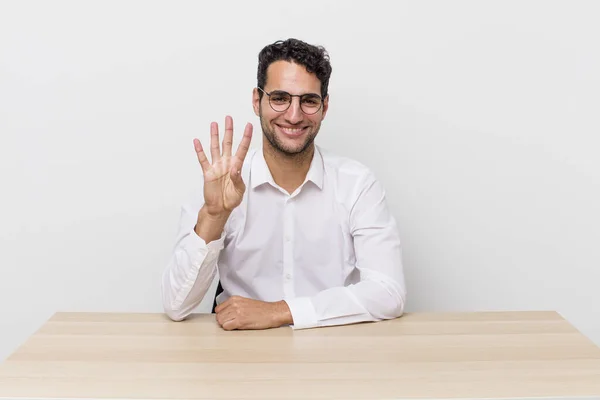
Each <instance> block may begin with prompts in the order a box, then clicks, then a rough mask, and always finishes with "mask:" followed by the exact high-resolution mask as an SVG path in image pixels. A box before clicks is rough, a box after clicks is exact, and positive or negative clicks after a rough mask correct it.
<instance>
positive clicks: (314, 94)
mask: <svg viewBox="0 0 600 400" xmlns="http://www.w3.org/2000/svg"><path fill="white" fill-rule="evenodd" d="M256 88H257V89H258V90H260V91H261V92H263V93H264V94H266V95H267V96H268V97H269V107H271V109H272V110H273V111H275V112H286V111H287V110H289V109H290V106H291V105H292V102H293V101H294V97H298V98H300V110H301V111H302V112H303V113H304V114H305V115H315V114H316V113H318V112H319V110H321V108H323V103H324V102H325V101H324V100H323V97H321V96H319V95H318V94H316V93H304V94H291V93H288V92H286V91H285V90H271V93H267V91H266V90H264V89H263V88H261V87H260V86H257V87H256ZM273 92H282V93H285V94H287V95H288V96H290V98H291V101H290V102H289V103H288V106H287V107H286V109H285V110H281V111H279V110H276V109H275V108H274V107H273V105H272V104H271V94H272V93H273ZM304 96H316V97H318V98H319V100H320V102H319V108H317V110H316V111H315V112H314V113H311V114H308V113H307V112H305V111H304V109H303V108H302V97H304Z"/></svg>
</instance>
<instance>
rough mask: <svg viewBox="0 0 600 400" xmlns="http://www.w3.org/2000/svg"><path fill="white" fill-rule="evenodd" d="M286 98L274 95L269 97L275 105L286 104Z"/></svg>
mask: <svg viewBox="0 0 600 400" xmlns="http://www.w3.org/2000/svg"><path fill="white" fill-rule="evenodd" d="M288 99H289V98H288V97H287V96H283V95H274V96H271V100H272V101H274V102H277V103H286V102H287V101H288Z"/></svg>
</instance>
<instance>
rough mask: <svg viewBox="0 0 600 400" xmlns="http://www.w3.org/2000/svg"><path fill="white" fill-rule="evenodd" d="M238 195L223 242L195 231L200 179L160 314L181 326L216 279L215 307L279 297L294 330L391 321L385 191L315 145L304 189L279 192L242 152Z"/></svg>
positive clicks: (396, 289) (396, 311)
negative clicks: (236, 299) (218, 290)
mask: <svg viewBox="0 0 600 400" xmlns="http://www.w3.org/2000/svg"><path fill="white" fill-rule="evenodd" d="M242 177H243V179H244V182H245V183H246V192H245V193H244V197H243V200H242V203H241V204H240V205H239V206H238V207H237V208H235V209H234V210H233V212H232V213H231V215H230V217H229V219H228V221H227V223H226V225H225V228H224V232H223V233H222V235H221V238H220V239H218V240H215V241H212V242H210V243H208V244H206V243H205V242H204V240H202V239H201V238H200V237H199V236H198V235H197V234H196V232H195V231H194V227H195V225H196V221H197V218H198V211H199V210H200V208H201V207H202V205H203V202H204V196H203V188H202V182H199V185H198V188H197V189H198V190H197V194H196V196H195V197H194V198H193V200H192V201H191V202H190V204H187V205H185V206H183V207H182V212H181V219H180V225H179V233H178V235H177V240H176V244H175V248H174V250H173V253H172V257H171V259H170V262H169V264H168V266H167V268H166V270H165V272H164V275H163V281H162V294H163V305H164V308H165V312H166V313H167V315H168V316H169V317H170V318H172V319H173V320H176V321H179V320H182V319H184V318H185V317H186V316H188V315H189V314H190V313H191V312H192V311H193V309H194V308H195V307H196V306H197V305H198V304H199V303H200V302H201V301H202V299H203V298H204V296H205V295H206V293H207V291H208V289H209V288H210V286H211V283H212V281H213V279H214V277H215V276H216V273H217V270H218V273H219V277H220V281H221V285H222V287H223V292H222V293H221V294H220V295H219V296H217V303H218V304H220V303H222V302H223V301H225V300H226V299H227V298H229V297H230V296H233V295H238V296H243V297H247V298H252V299H257V300H262V301H279V300H285V302H286V303H287V305H288V306H289V308H290V311H291V314H292V318H293V320H294V323H293V325H292V327H293V328H295V329H299V328H312V327H318V326H329V325H342V324H349V323H355V322H363V321H379V320H382V319H391V318H396V317H399V316H400V315H401V314H402V312H403V310H404V303H405V300H406V288H405V282H404V273H403V268H402V261H401V247H400V238H399V234H398V229H397V226H396V222H395V220H394V218H393V216H392V215H391V214H390V212H389V210H388V207H387V205H386V201H385V192H384V189H383V188H382V186H381V184H380V183H379V182H378V181H377V180H376V179H375V177H374V176H373V174H372V173H371V171H370V170H369V169H368V168H367V167H365V166H364V165H362V164H360V163H358V162H357V161H354V160H351V159H348V158H343V157H339V156H336V155H334V154H331V153H329V152H328V151H325V150H323V149H321V148H320V147H318V146H315V153H314V156H313V159H312V161H311V165H310V168H309V171H308V174H307V176H306V180H305V181H304V183H303V184H302V185H301V186H300V187H299V188H298V189H297V190H296V191H295V192H294V193H292V194H291V195H290V194H289V193H288V192H286V191H285V190H283V189H282V188H281V187H279V186H278V185H277V184H276V183H275V181H274V180H273V177H272V175H271V173H270V171H269V168H268V166H267V164H266V162H265V159H264V156H263V152H262V150H256V149H253V150H250V151H249V153H248V155H247V156H246V159H245V161H244V166H243V168H242Z"/></svg>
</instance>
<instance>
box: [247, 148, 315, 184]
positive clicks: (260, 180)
mask: <svg viewBox="0 0 600 400" xmlns="http://www.w3.org/2000/svg"><path fill="white" fill-rule="evenodd" d="M323 174H324V167H323V156H322V155H321V151H320V150H319V147H318V146H316V145H315V152H314V155H313V158H312V161H311V162H310V167H309V168H308V173H307V174H306V179H305V181H304V182H308V181H311V182H312V183H314V184H315V185H316V186H317V187H318V188H319V189H323ZM250 175H251V176H250V181H251V184H250V186H251V187H252V189H255V188H257V187H258V186H260V185H263V184H265V183H268V184H270V185H271V186H277V184H276V183H275V180H273V175H271V171H269V166H268V165H267V162H266V161H265V156H264V154H263V151H262V149H261V150H260V151H257V152H256V153H255V156H254V157H253V159H252V167H251V172H250Z"/></svg>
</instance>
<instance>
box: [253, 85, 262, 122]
mask: <svg viewBox="0 0 600 400" xmlns="http://www.w3.org/2000/svg"><path fill="white" fill-rule="evenodd" d="M252 108H253V109H254V114H256V116H257V117H259V116H260V93H259V92H258V89H257V88H254V89H253V90H252Z"/></svg>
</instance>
